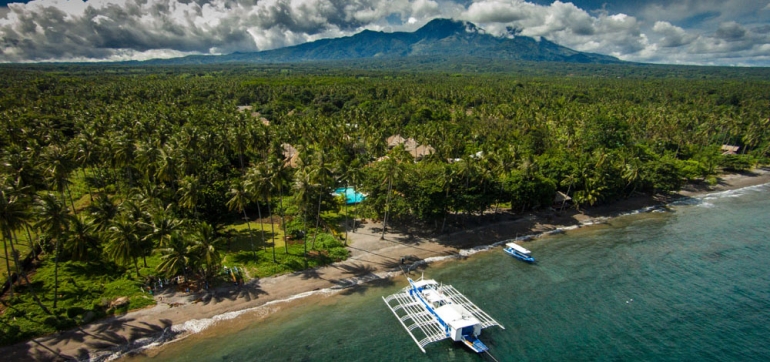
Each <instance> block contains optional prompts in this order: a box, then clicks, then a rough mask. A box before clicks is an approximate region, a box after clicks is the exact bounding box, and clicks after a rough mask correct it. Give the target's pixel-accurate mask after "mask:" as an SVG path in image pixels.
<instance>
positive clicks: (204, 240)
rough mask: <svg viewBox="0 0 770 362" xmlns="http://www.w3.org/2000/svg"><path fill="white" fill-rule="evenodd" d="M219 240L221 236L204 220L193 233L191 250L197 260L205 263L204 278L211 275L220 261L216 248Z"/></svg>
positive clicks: (219, 242)
mask: <svg viewBox="0 0 770 362" xmlns="http://www.w3.org/2000/svg"><path fill="white" fill-rule="evenodd" d="M221 241H222V238H221V237H219V236H218V235H217V233H216V230H214V227H213V226H211V225H209V224H208V223H206V222H202V223H200V224H199V225H198V228H197V230H196V233H195V234H194V235H193V246H192V252H193V254H194V255H195V256H196V258H197V259H198V260H200V261H201V262H202V263H203V264H205V265H206V273H205V275H206V278H208V277H209V276H211V275H213V273H214V271H215V270H217V269H218V268H219V264H220V263H221V261H222V257H221V255H220V254H219V250H217V249H218V246H219V244H221Z"/></svg>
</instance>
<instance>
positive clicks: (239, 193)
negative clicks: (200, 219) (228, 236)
mask: <svg viewBox="0 0 770 362" xmlns="http://www.w3.org/2000/svg"><path fill="white" fill-rule="evenodd" d="M249 201H250V200H249V193H248V192H247V191H246V187H245V185H244V182H243V180H240V179H239V180H236V181H235V182H233V184H232V186H231V187H230V200H228V201H227V208H228V209H229V210H231V211H232V210H237V211H238V213H243V219H244V220H245V221H246V227H247V228H248V229H249V237H250V239H251V252H252V254H254V260H255V261H256V260H257V251H256V250H255V249H254V233H252V232H251V222H250V220H249V217H248V215H246V205H248V204H249Z"/></svg>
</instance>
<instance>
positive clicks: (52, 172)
mask: <svg viewBox="0 0 770 362" xmlns="http://www.w3.org/2000/svg"><path fill="white" fill-rule="evenodd" d="M43 162H44V163H45V164H46V170H45V173H46V177H47V179H48V182H49V184H50V185H51V186H52V187H53V188H54V189H55V190H56V191H58V192H59V194H60V195H61V197H62V200H64V192H65V191H66V192H67V193H68V194H69V199H70V204H71V206H72V213H73V214H74V213H75V203H74V202H73V200H72V193H71V192H70V190H69V185H70V184H71V182H70V180H69V175H70V173H71V172H72V169H73V165H72V162H71V161H70V158H69V157H68V156H67V150H66V149H63V148H61V147H59V146H56V145H50V146H48V148H46V151H45V153H44V154H43Z"/></svg>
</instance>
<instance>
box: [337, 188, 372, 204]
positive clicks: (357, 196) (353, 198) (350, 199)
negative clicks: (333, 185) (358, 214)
mask: <svg viewBox="0 0 770 362" xmlns="http://www.w3.org/2000/svg"><path fill="white" fill-rule="evenodd" d="M334 193H335V194H337V195H342V194H345V203H347V204H348V205H352V204H357V203H359V202H361V201H364V199H366V196H365V195H364V194H362V193H360V192H356V190H355V189H354V188H353V187H347V188H345V187H340V188H338V189H336V190H334Z"/></svg>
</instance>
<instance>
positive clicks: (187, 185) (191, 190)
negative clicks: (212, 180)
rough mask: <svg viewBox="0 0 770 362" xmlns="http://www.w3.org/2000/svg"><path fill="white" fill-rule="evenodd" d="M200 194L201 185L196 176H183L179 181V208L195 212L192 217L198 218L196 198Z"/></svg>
mask: <svg viewBox="0 0 770 362" xmlns="http://www.w3.org/2000/svg"><path fill="white" fill-rule="evenodd" d="M200 192H201V185H200V182H199V181H198V177H197V176H185V177H184V178H182V180H181V181H179V189H178V190H177V194H178V195H179V206H181V207H182V208H185V209H193V210H195V212H194V216H195V217H196V218H197V217H198V212H197V209H198V198H199V195H200Z"/></svg>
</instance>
